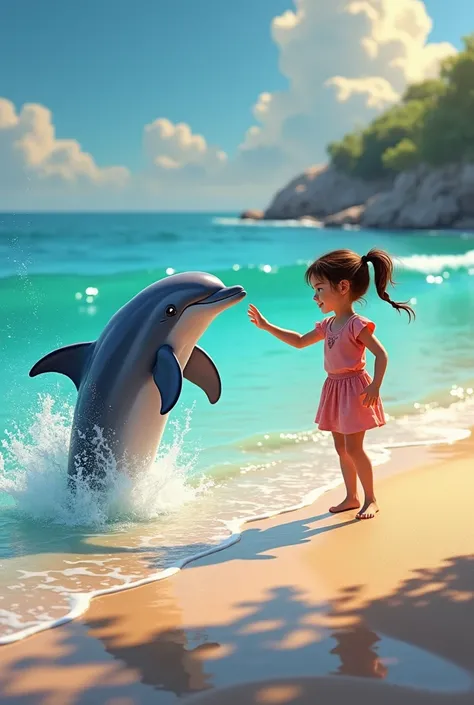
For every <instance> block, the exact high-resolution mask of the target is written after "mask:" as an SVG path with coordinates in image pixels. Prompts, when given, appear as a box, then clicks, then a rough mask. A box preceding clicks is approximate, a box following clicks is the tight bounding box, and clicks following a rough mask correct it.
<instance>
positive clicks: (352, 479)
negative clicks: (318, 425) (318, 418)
mask: <svg viewBox="0 0 474 705" xmlns="http://www.w3.org/2000/svg"><path fill="white" fill-rule="evenodd" d="M332 437H333V439H334V447H335V449H336V453H337V454H338V456H339V463H340V465H341V472H342V477H343V478H344V484H345V486H346V498H345V499H344V500H343V501H342V502H341V503H340V504H337V505H336V506H335V507H330V508H329V511H330V512H332V513H333V514H337V513H338V512H347V511H348V510H349V509H358V508H359V507H360V502H359V499H358V497H357V472H356V469H355V465H354V463H353V461H352V460H351V458H350V456H349V455H348V453H347V450H346V442H345V436H344V435H343V434H342V433H333V434H332Z"/></svg>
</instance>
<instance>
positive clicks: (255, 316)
mask: <svg viewBox="0 0 474 705" xmlns="http://www.w3.org/2000/svg"><path fill="white" fill-rule="evenodd" d="M247 313H248V316H249V318H250V322H251V323H253V324H254V325H255V326H257V328H265V326H267V325H268V321H267V319H266V318H264V317H263V316H262V314H261V313H260V311H259V310H258V308H257V307H256V306H254V305H253V304H250V305H249V307H248V311H247Z"/></svg>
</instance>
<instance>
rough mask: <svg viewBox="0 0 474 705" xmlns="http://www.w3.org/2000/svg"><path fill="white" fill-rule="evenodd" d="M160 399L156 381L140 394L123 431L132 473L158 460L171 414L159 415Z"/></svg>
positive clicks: (151, 382) (144, 388) (149, 382)
mask: <svg viewBox="0 0 474 705" xmlns="http://www.w3.org/2000/svg"><path fill="white" fill-rule="evenodd" d="M160 408H161V396H160V392H159V391H158V389H157V387H156V384H155V382H154V380H153V378H150V379H149V380H148V381H147V382H146V383H145V384H144V386H143V387H142V388H141V390H140V392H139V393H138V395H137V397H136V399H135V402H134V404H133V405H132V406H131V408H130V411H129V414H128V418H127V422H126V425H125V429H124V439H123V440H124V442H123V447H124V449H125V453H126V458H125V459H124V460H125V463H126V465H127V466H129V467H127V470H130V471H131V472H132V473H133V472H136V471H138V470H140V469H143V467H144V466H145V467H146V466H148V465H149V464H150V463H152V462H153V460H154V459H155V457H156V453H157V450H158V446H159V444H160V441H161V437H162V435H163V431H164V429H165V426H166V421H167V419H168V415H165V416H162V415H161V414H160Z"/></svg>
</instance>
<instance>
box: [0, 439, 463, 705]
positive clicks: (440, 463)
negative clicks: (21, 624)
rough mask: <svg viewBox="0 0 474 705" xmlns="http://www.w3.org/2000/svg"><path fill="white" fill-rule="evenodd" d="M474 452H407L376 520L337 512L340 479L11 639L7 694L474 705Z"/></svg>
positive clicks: (3, 679)
mask: <svg viewBox="0 0 474 705" xmlns="http://www.w3.org/2000/svg"><path fill="white" fill-rule="evenodd" d="M473 451H474V442H473V440H472V437H471V438H470V439H468V440H466V441H461V442H460V443H457V444H455V445H452V446H439V447H435V448H432V449H430V450H426V451H423V454H422V457H423V458H424V462H423V464H422V465H419V466H418V467H416V468H415V469H413V470H409V471H405V472H404V471H400V472H393V471H394V468H398V470H400V469H401V467H402V466H403V465H406V466H408V465H412V464H413V461H414V457H416V454H417V452H419V450H417V449H410V448H409V449H404V450H403V451H400V452H395V453H394V457H393V461H392V462H391V464H390V467H388V468H385V470H384V474H385V475H387V476H386V477H384V478H382V479H379V481H378V492H377V494H378V499H379V502H380V506H381V509H382V510H381V513H380V514H379V515H378V516H377V518H376V519H375V520H370V521H365V522H359V521H356V520H355V519H354V515H355V512H348V513H346V514H342V515H337V516H334V515H330V514H329V513H328V512H327V507H328V506H329V505H330V504H331V503H332V501H333V500H335V499H338V498H339V497H340V494H341V489H340V488H338V489H337V490H333V491H331V492H329V493H327V494H325V495H323V496H322V497H320V498H319V500H317V501H316V502H315V503H314V504H312V505H310V506H308V507H306V508H304V509H301V510H297V511H294V512H291V513H287V514H283V515H280V516H278V517H275V518H273V519H269V520H264V521H260V522H256V523H251V524H248V525H247V527H246V529H245V531H244V533H243V535H242V539H241V541H240V542H239V543H238V544H236V545H235V546H233V547H231V548H228V549H226V550H224V551H221V552H219V553H216V554H213V555H212V556H209V557H207V558H205V559H201V560H199V561H196V562H194V563H192V564H190V565H189V566H188V567H186V568H185V569H184V570H182V571H181V572H180V573H179V574H178V575H176V576H174V577H173V578H171V579H168V580H164V581H162V582H158V583H154V584H151V585H148V586H145V587H141V588H137V589H132V590H129V591H125V592H122V593H117V594H115V595H111V596H107V597H104V598H98V599H96V600H94V601H93V602H92V605H91V607H90V609H89V611H88V612H87V614H86V615H85V616H84V618H83V619H81V620H78V621H77V622H73V623H70V624H67V625H65V626H63V627H58V628H56V629H53V630H49V631H47V632H43V633H41V634H39V635H36V636H33V637H30V638H28V639H26V640H24V641H22V642H17V643H15V644H12V645H8V646H3V647H2V648H1V665H0V694H1V702H2V703H8V704H10V703H11V704H12V705H20V704H21V705H26V704H27V703H28V704H29V703H38V704H41V705H72V704H74V705H76V704H77V705H85V704H86V703H103V704H104V705H129V704H132V703H133V704H137V705H138V704H139V705H144V704H145V703H146V704H148V703H157V704H158V705H161V704H163V705H165V704H168V703H175V702H176V701H177V700H178V698H185V699H186V701H187V702H189V703H202V704H203V705H204V704H209V705H211V703H212V704H218V703H219V704H221V703H222V704H224V703H225V704H227V703H229V704H234V703H235V704H236V705H237V704H239V705H240V704H242V705H244V704H245V705H247V704H248V705H252V704H255V705H257V704H259V705H260V704H268V705H270V704H280V703H283V704H284V705H303V704H305V705H306V704H308V705H309V704H310V703H311V704H313V703H343V702H347V701H348V700H349V699H350V700H351V701H352V702H356V703H359V702H361V703H362V702H365V703H369V704H371V703H384V705H392V703H393V704H395V703H396V704H398V703H400V704H401V703H404V704H405V703H407V702H408V703H410V705H411V704H413V705H418V704H420V705H422V704H423V705H424V703H433V704H437V703H440V704H441V703H450V704H452V703H460V704H461V703H462V704H464V703H466V705H467V703H472V702H473V698H474V691H473V673H474V633H473V629H472V625H473V624H474V609H473V607H474V604H473V591H474V555H473V554H474V529H473V526H474V525H473V521H472V506H471V504H472V500H471V498H472V494H473V492H474V477H473V474H472V458H473ZM379 476H380V473H379Z"/></svg>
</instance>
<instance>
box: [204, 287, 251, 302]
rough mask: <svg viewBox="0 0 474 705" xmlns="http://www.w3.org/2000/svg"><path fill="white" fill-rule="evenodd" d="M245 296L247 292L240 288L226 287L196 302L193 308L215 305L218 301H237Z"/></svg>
mask: <svg viewBox="0 0 474 705" xmlns="http://www.w3.org/2000/svg"><path fill="white" fill-rule="evenodd" d="M246 295H247V292H246V291H245V289H244V288H243V287H242V286H226V287H224V288H223V289H219V291H216V292H215V293H214V294H211V295H210V296H207V297H206V298H205V299H202V300H201V301H198V302H197V303H195V304H194V306H204V305H205V304H206V305H207V304H216V303H218V302H219V301H227V300H228V299H236V300H237V301H239V300H240V299H243V298H244V297H245V296H246Z"/></svg>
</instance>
